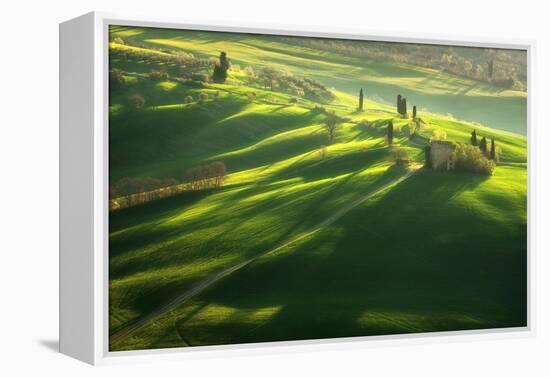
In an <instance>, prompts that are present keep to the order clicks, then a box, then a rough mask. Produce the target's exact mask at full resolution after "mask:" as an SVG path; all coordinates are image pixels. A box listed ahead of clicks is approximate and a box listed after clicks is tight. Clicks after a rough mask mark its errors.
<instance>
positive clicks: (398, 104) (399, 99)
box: [397, 94, 402, 114]
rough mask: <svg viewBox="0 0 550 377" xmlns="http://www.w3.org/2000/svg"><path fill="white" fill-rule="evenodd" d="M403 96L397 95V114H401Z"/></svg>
mask: <svg viewBox="0 0 550 377" xmlns="http://www.w3.org/2000/svg"><path fill="white" fill-rule="evenodd" d="M401 105H402V104H401V94H398V95H397V113H398V114H401Z"/></svg>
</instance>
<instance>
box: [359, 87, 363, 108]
mask: <svg viewBox="0 0 550 377" xmlns="http://www.w3.org/2000/svg"><path fill="white" fill-rule="evenodd" d="M359 111H363V88H361V90H360V91H359Z"/></svg>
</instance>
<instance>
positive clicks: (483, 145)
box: [479, 136, 487, 156]
mask: <svg viewBox="0 0 550 377" xmlns="http://www.w3.org/2000/svg"><path fill="white" fill-rule="evenodd" d="M479 149H481V151H482V152H483V154H484V155H485V156H487V139H485V136H483V137H482V138H481V141H480V142H479Z"/></svg>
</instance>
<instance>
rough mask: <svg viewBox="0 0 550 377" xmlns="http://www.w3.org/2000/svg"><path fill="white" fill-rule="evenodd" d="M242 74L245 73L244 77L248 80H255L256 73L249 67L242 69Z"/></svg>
mask: <svg viewBox="0 0 550 377" xmlns="http://www.w3.org/2000/svg"><path fill="white" fill-rule="evenodd" d="M244 73H246V75H247V76H248V77H250V78H255V77H256V72H254V68H252V67H251V66H247V67H246V68H245V69H244Z"/></svg>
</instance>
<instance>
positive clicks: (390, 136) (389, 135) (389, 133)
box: [386, 120, 393, 145]
mask: <svg viewBox="0 0 550 377" xmlns="http://www.w3.org/2000/svg"><path fill="white" fill-rule="evenodd" d="M386 141H387V143H388V145H392V144H393V122H392V121H391V120H390V122H389V123H388V127H387V133H386Z"/></svg>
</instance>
